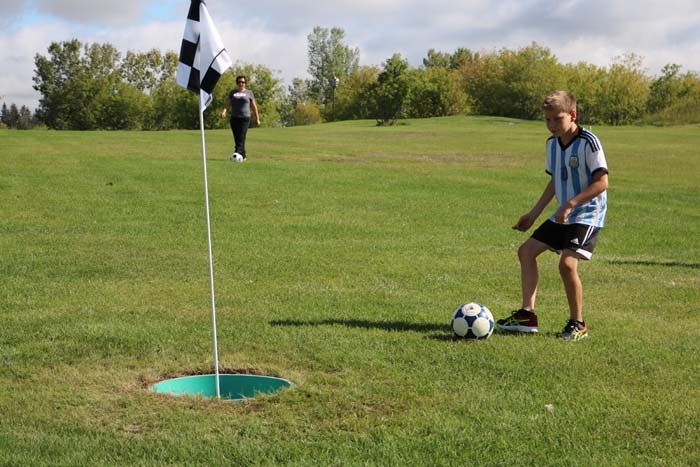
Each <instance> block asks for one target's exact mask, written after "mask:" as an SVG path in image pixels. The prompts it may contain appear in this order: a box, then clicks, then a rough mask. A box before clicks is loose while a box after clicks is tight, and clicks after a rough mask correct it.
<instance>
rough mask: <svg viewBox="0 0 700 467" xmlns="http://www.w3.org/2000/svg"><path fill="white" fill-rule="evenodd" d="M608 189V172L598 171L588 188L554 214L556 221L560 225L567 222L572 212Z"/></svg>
mask: <svg viewBox="0 0 700 467" xmlns="http://www.w3.org/2000/svg"><path fill="white" fill-rule="evenodd" d="M607 189H608V172H607V171H606V170H598V171H597V172H595V173H594V174H593V183H591V184H590V185H588V188H586V189H585V190H583V191H582V192H581V193H579V194H578V195H576V196H574V197H573V198H571V199H570V200H569V201H567V202H566V203H564V204H562V205H561V206H560V207H559V209H557V212H555V213H554V220H555V221H556V222H558V223H560V224H563V223H564V222H566V219H567V218H568V217H569V214H570V213H571V210H572V209H573V208H575V207H576V206H578V205H579V204H581V203H585V202H586V201H589V200H591V199H593V198H595V197H596V196H598V195H599V194H601V193H602V192H604V191H605V190H607Z"/></svg>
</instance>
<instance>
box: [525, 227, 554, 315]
mask: <svg viewBox="0 0 700 467" xmlns="http://www.w3.org/2000/svg"><path fill="white" fill-rule="evenodd" d="M548 249H549V246H547V244H545V243H542V242H541V241H539V240H536V239H534V238H532V237H530V238H528V239H527V240H526V241H525V243H523V244H522V245H520V248H518V259H519V260H520V282H521V286H522V300H523V301H522V309H523V310H529V311H534V310H535V300H536V298H537V284H538V281H539V271H538V268H537V257H538V256H539V255H541V254H542V253H543V252H544V251H546V250H548Z"/></svg>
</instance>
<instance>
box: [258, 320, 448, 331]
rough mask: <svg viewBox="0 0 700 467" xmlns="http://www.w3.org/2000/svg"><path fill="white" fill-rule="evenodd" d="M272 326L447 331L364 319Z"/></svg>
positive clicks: (445, 327)
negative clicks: (336, 326)
mask: <svg viewBox="0 0 700 467" xmlns="http://www.w3.org/2000/svg"><path fill="white" fill-rule="evenodd" d="M270 324H271V325H272V326H299V327H301V326H334V325H340V326H346V327H349V328H362V329H381V330H384V331H413V332H435V331H449V326H448V325H445V324H429V323H408V322H405V321H369V320H364V319H322V320H318V321H301V320H278V321H270Z"/></svg>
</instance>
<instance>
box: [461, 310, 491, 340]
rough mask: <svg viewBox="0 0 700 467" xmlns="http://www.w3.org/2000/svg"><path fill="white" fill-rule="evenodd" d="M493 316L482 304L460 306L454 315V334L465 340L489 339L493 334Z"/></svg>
mask: <svg viewBox="0 0 700 467" xmlns="http://www.w3.org/2000/svg"><path fill="white" fill-rule="evenodd" d="M493 326H494V322H493V315H492V314H491V311H490V310H489V309H488V308H486V307H485V306H484V305H482V304H481V303H476V302H469V303H465V304H464V305H460V306H459V307H458V308H457V309H456V310H455V312H454V314H453V315H452V332H454V335H455V336H457V337H463V338H465V339H488V337H489V336H490V335H491V334H492V333H493Z"/></svg>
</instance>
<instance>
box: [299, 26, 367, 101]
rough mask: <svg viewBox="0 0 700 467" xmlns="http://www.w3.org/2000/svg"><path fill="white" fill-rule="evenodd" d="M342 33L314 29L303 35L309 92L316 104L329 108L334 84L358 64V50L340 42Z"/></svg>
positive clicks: (338, 29) (345, 76)
mask: <svg viewBox="0 0 700 467" xmlns="http://www.w3.org/2000/svg"><path fill="white" fill-rule="evenodd" d="M344 38H345V31H344V30H343V29H342V28H338V27H333V28H331V29H330V30H328V28H322V27H320V26H316V27H315V28H314V30H313V32H312V33H311V34H309V35H308V36H307V40H308V56H309V67H308V72H309V74H310V75H311V81H310V86H309V88H310V92H311V95H312V97H313V98H314V99H315V100H316V102H317V103H318V104H319V105H323V106H325V105H329V104H330V103H331V100H332V99H333V93H334V92H335V88H336V87H337V85H338V82H339V81H340V82H344V81H345V80H346V78H347V77H348V76H349V75H351V74H352V73H353V72H354V71H355V70H357V67H358V64H359V61H360V51H359V49H357V48H355V49H353V48H350V47H349V46H347V45H345V44H344V43H343V39H344Z"/></svg>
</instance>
